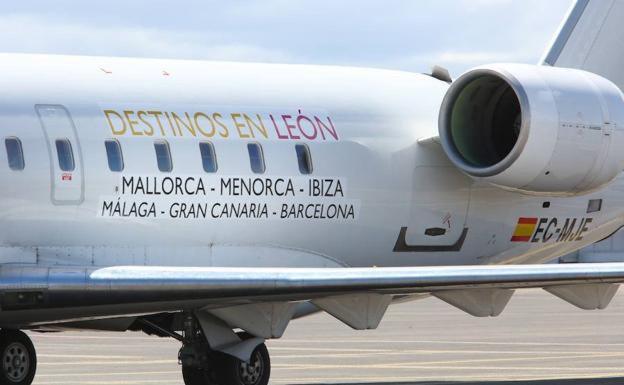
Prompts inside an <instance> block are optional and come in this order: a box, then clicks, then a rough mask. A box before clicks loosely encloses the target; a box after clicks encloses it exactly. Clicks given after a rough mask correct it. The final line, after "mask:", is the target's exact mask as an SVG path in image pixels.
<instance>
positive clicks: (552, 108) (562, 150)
mask: <svg viewBox="0 0 624 385" xmlns="http://www.w3.org/2000/svg"><path fill="white" fill-rule="evenodd" d="M439 130H440V140H441V142H442V146H443V147H444V150H445V151H446V153H447V155H448V156H449V158H450V160H451V161H452V162H453V163H454V164H455V165H456V166H457V167H458V168H460V169H461V170H463V171H464V172H465V173H467V174H468V175H470V176H472V177H474V178H477V179H481V180H484V181H487V182H490V183H493V184H495V185H498V186H501V187H504V188H508V189H514V190H520V191H523V192H528V193H538V194H547V195H574V194H580V193H585V192H589V191H591V190H594V189H597V188H599V187H601V186H603V185H605V184H607V183H609V182H610V181H611V180H613V179H614V178H615V177H616V176H617V175H618V174H619V173H620V171H621V170H622V167H623V166H624V98H623V95H622V92H621V91H620V90H619V88H618V87H617V86H616V85H615V84H613V83H611V82H610V81H609V80H607V79H605V78H602V77H600V76H598V75H595V74H593V73H589V72H585V71H581V70H574V69H567V68H554V67H548V66H532V65H523V64H492V65H488V66H483V67H478V68H475V69H473V70H470V71H468V72H466V73H465V74H463V75H462V76H460V77H459V78H458V79H457V80H455V81H454V82H453V83H452V85H451V86H450V88H449V89H448V91H447V93H446V96H445V97H444V100H443V102H442V107H441V110H440V116H439Z"/></svg>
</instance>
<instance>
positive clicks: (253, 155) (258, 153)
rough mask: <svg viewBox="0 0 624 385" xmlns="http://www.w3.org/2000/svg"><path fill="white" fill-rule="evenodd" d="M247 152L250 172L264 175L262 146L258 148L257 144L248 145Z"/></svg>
mask: <svg viewBox="0 0 624 385" xmlns="http://www.w3.org/2000/svg"><path fill="white" fill-rule="evenodd" d="M247 151H248V152H249V164H250V165H251V171H253V172H254V173H256V174H262V173H264V170H265V165H264V154H263V153H262V146H260V144H259V143H248V144H247Z"/></svg>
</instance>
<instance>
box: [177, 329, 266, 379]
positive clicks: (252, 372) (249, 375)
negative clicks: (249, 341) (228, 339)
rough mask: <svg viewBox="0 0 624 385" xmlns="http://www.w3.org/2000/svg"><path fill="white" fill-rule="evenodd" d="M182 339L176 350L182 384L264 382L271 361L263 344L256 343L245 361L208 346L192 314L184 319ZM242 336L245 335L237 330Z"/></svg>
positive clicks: (245, 336) (243, 337) (246, 336)
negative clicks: (180, 366)
mask: <svg viewBox="0 0 624 385" xmlns="http://www.w3.org/2000/svg"><path fill="white" fill-rule="evenodd" d="M184 329H185V330H184V339H183V340H182V348H181V349H180V352H179V353H178V361H179V362H180V363H181V364H182V377H183V378H184V384H185V385H267V384H268V383H269V377H270V375H271V360H270V358H269V352H268V350H267V348H266V345H265V344H260V345H258V346H256V348H255V349H254V351H253V352H252V353H251V358H250V359H249V361H248V362H246V361H242V360H240V359H238V358H236V357H233V356H230V355H228V354H225V353H222V352H217V351H214V350H212V349H210V346H209V345H208V342H207V341H206V338H205V337H204V336H203V335H202V332H201V328H199V327H198V326H197V322H196V320H195V319H194V318H193V317H187V318H186V320H185V322H184ZM239 336H240V337H241V338H242V339H245V338H248V337H249V336H248V335H246V333H240V334H239Z"/></svg>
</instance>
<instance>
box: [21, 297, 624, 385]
mask: <svg viewBox="0 0 624 385" xmlns="http://www.w3.org/2000/svg"><path fill="white" fill-rule="evenodd" d="M31 336H32V337H33V340H34V343H35V347H36V349H37V351H38V353H39V370H38V374H37V377H36V380H35V383H36V384H38V385H52V384H62V385H74V384H76V385H77V384H85V385H86V384H90V385H95V384H118V385H122V384H123V385H125V384H137V385H138V384H174V385H176V384H183V382H182V376H181V374H180V368H179V367H178V364H177V352H178V349H179V345H178V343H177V342H175V341H173V340H170V339H162V338H157V337H149V336H146V335H143V334H141V333H95V332H71V333H58V334H43V335H42V334H37V333H31ZM268 347H269V351H270V352H271V359H272V363H273V369H272V370H273V372H272V377H271V383H272V384H333V383H341V384H345V383H348V384H358V383H376V384H380V385H381V384H385V385H390V384H401V385H409V384H413V385H425V384H435V385H442V384H453V385H477V384H487V385H516V384H517V382H516V381H520V383H529V384H532V385H559V384H564V385H598V384H600V385H607V384H609V385H610V384H624V290H623V291H622V293H620V294H618V295H617V296H616V298H615V299H614V300H613V302H612V304H611V306H610V307H609V308H608V309H607V310H601V311H582V310H579V309H576V308H574V307H573V306H572V305H569V304H567V303H565V302H563V301H562V300H560V299H558V298H555V297H553V296H551V295H549V294H547V293H545V292H543V291H541V290H530V291H524V292H518V293H516V295H515V296H514V297H513V298H512V299H511V301H510V303H509V306H508V307H507V309H506V311H505V312H504V313H503V314H502V315H501V316H499V317H497V318H488V319H481V318H474V317H472V316H469V315H467V314H464V313H463V312H461V311H459V310H457V309H455V308H453V307H451V306H450V305H447V304H445V303H443V302H441V301H439V300H436V299H434V298H428V299H425V300H421V301H417V302H410V303H406V304H400V305H396V306H394V307H391V309H390V310H389V311H388V314H387V315H386V318H385V319H384V320H383V321H382V324H381V325H380V327H379V328H378V329H377V330H372V331H363V332H362V331H360V332H358V331H353V330H351V329H349V328H348V327H347V326H345V325H343V324H341V323H340V322H338V321H336V320H334V319H333V318H332V317H331V316H328V315H326V314H318V315H314V316H311V317H308V318H305V319H303V320H299V321H296V322H293V323H291V325H290V326H289V328H288V330H287V331H286V333H285V335H284V337H283V338H282V339H281V340H274V341H269V343H268Z"/></svg>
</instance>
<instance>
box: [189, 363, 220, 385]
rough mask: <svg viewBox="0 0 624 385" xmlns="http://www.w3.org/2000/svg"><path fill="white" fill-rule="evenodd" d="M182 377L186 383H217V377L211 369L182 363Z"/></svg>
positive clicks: (199, 384) (213, 384)
mask: <svg viewBox="0 0 624 385" xmlns="http://www.w3.org/2000/svg"><path fill="white" fill-rule="evenodd" d="M182 378H183V379H184V384H185V385H216V384H217V381H216V378H215V376H214V374H213V372H212V370H210V369H202V368H196V367H193V366H187V365H182Z"/></svg>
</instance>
